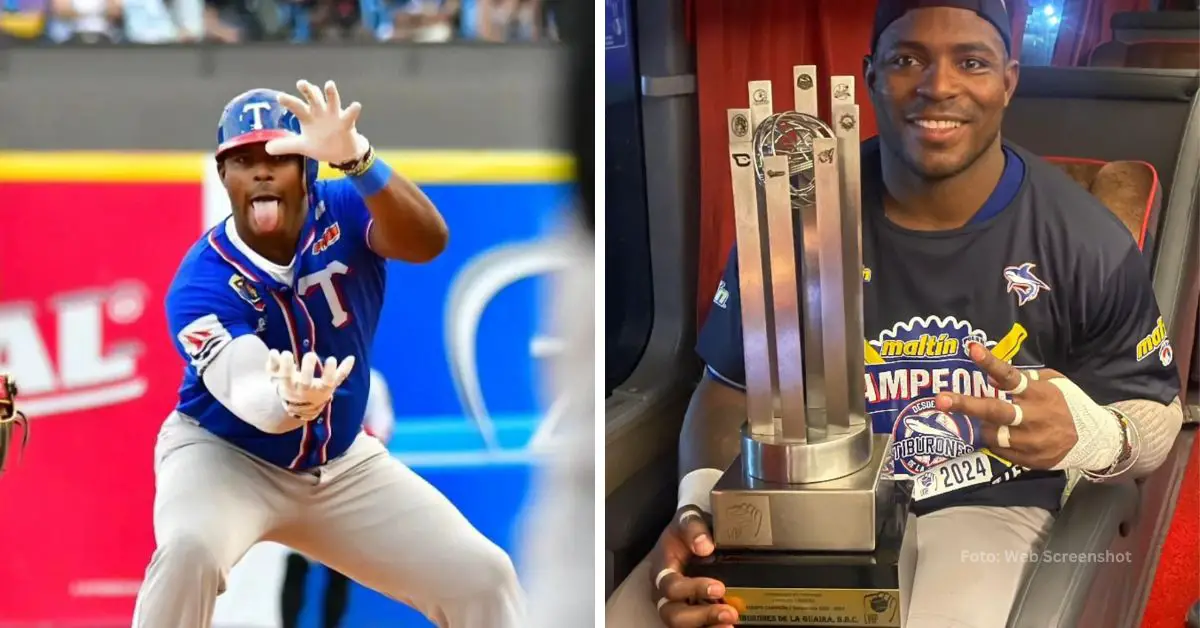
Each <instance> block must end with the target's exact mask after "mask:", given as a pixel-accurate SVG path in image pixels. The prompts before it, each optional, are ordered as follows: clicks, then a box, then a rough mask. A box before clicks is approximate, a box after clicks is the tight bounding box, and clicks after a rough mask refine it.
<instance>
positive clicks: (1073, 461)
mask: <svg viewBox="0 0 1200 628" xmlns="http://www.w3.org/2000/svg"><path fill="white" fill-rule="evenodd" d="M1009 19H1010V18H1009V16H1008V15H1007V12H1006V10H1005V6H1004V3H1003V1H1002V0H880V2H879V6H878V10H877V13H876V17H875V28H874V33H873V37H872V42H871V53H870V55H869V56H868V57H867V58H866V59H865V61H864V72H865V83H866V86H867V89H868V91H869V93H870V96H871V101H872V104H873V105H874V108H875V112H876V115H877V117H878V127H879V137H878V138H876V139H872V140H870V141H868V142H866V143H865V144H864V146H863V149H862V168H863V173H862V181H863V222H862V230H863V234H862V243H863V263H864V266H865V267H866V268H868V269H870V271H871V272H870V273H866V274H864V278H865V285H864V294H863V315H864V328H865V332H866V338H865V340H866V343H867V344H866V351H865V354H866V369H867V377H866V380H865V384H866V396H867V410H868V412H869V413H870V416H871V417H872V421H873V427H874V429H875V431H876V432H883V433H891V434H893V436H894V439H895V440H894V445H893V450H892V452H891V453H892V457H893V459H894V468H893V473H894V474H895V475H896V476H897V477H899V478H901V479H906V480H908V481H911V482H912V484H911V486H912V487H913V508H912V509H913V512H914V516H913V518H911V519H910V520H909V526H910V527H912V529H913V530H914V531H915V539H916V542H915V543H913V544H911V545H908V546H906V548H905V550H906V553H905V556H904V557H903V558H902V560H903V561H905V562H907V563H909V564H911V565H913V566H914V570H913V573H914V574H915V575H914V577H913V579H912V581H909V582H902V583H901V589H902V594H903V597H904V599H903V600H902V603H901V606H902V610H903V612H905V613H906V617H907V619H906V623H905V624H904V625H905V626H906V627H907V628H964V627H970V628H1000V627H1002V626H1004V625H1005V624H1006V623H1007V620H1008V616H1009V613H1010V610H1011V608H1012V603H1013V600H1014V598H1015V595H1016V592H1017V590H1018V588H1019V586H1020V584H1021V582H1022V580H1023V578H1024V577H1025V574H1026V571H1027V568H1028V566H1029V565H1030V563H1031V562H1032V561H1033V560H1034V559H1035V558H1040V556H1038V557H1035V558H1031V556H1032V555H1033V554H1034V553H1038V552H1040V551H1041V547H1042V544H1043V543H1044V541H1045V538H1046V535H1047V533H1048V531H1049V529H1050V527H1051V525H1052V524H1053V521H1054V516H1055V514H1056V513H1057V512H1058V510H1059V508H1060V504H1061V501H1062V497H1063V494H1064V489H1065V488H1066V472H1068V471H1070V472H1073V473H1076V474H1078V475H1081V476H1083V477H1084V478H1085V479H1086V480H1088V481H1101V480H1104V479H1106V478H1113V477H1121V476H1124V477H1130V476H1132V477H1138V476H1144V475H1146V474H1148V473H1150V472H1151V471H1153V470H1154V469H1155V468H1156V467H1158V466H1159V465H1160V464H1162V462H1163V460H1164V459H1165V458H1166V455H1167V453H1168V452H1169V450H1170V448H1171V445H1172V443H1173V442H1174V439H1175V436H1176V434H1177V433H1178V431H1179V429H1180V425H1181V423H1182V419H1183V416H1182V410H1181V407H1180V405H1179V400H1178V395H1179V378H1178V373H1177V370H1176V369H1175V366H1174V364H1173V361H1172V353H1171V350H1170V347H1169V344H1170V341H1169V339H1167V338H1166V336H1165V334H1164V333H1162V327H1161V315H1160V314H1159V310H1158V305H1157V303H1156V302H1155V298H1154V292H1153V289H1152V285H1151V283H1150V278H1149V275H1148V272H1147V264H1146V262H1145V260H1144V258H1143V256H1142V255H1141V252H1140V251H1139V250H1138V248H1137V246H1136V244H1135V242H1134V240H1133V238H1132V236H1131V235H1130V233H1129V232H1128V230H1126V228H1125V227H1124V226H1123V225H1122V224H1121V223H1120V222H1119V221H1118V220H1117V218H1116V217H1115V216H1113V215H1112V214H1111V212H1109V211H1108V209H1107V208H1105V207H1104V206H1103V205H1101V204H1100V203H1099V201H1097V200H1096V199H1095V198H1094V197H1092V196H1091V195H1090V194H1088V193H1087V192H1086V191H1085V190H1084V189H1083V188H1082V187H1080V186H1079V185H1077V184H1075V183H1074V182H1073V181H1071V180H1070V179H1069V178H1067V177H1066V175H1064V174H1063V173H1062V172H1060V171H1059V170H1058V169H1056V168H1055V167H1053V166H1051V165H1049V164H1047V163H1046V162H1044V161H1042V160H1041V159H1039V158H1038V157H1036V156H1035V155H1033V154H1031V153H1029V152H1027V151H1025V150H1023V149H1021V148H1020V147H1018V146H1015V145H1013V144H1010V143H1008V142H1005V141H1004V140H1003V139H1002V138H1001V136H1000V128H1001V122H1002V120H1003V116H1004V110H1005V108H1006V107H1007V106H1008V103H1009V100H1010V99H1011V98H1012V94H1013V92H1014V90H1015V89H1016V85H1017V78H1018V64H1017V62H1016V61H1015V60H1014V59H1012V52H1011V41H1010V34H1009ZM798 242H800V241H799V240H798ZM723 284H724V288H725V289H724V290H723V291H722V292H721V293H720V296H719V298H718V299H715V300H714V303H715V305H716V306H715V307H714V308H713V309H712V310H711V313H710V314H709V317H708V320H707V321H706V322H705V325H704V327H703V329H702V330H701V332H700V335H699V341H698V346H697V351H698V352H699V354H700V356H701V357H702V358H703V359H704V361H705V362H706V363H707V371H706V374H705V376H704V378H703V380H701V382H700V384H699V386H697V389H696V392H695V393H694V394H693V396H692V400H691V404H690V405H689V407H688V411H687V415H686V418H685V421H684V426H683V433H682V435H681V437H680V445H679V456H680V475H681V476H682V479H681V481H680V485H679V497H678V503H677V505H678V511H677V513H676V516H675V518H674V521H673V522H672V524H671V525H670V526H669V527H668V528H667V530H666V531H664V532H663V534H662V536H661V537H660V540H659V543H658V545H657V546H656V548H655V549H654V551H653V552H652V553H651V556H650V559H649V561H648V562H647V563H643V565H641V566H639V568H638V569H637V570H635V572H634V574H633V575H631V576H630V578H629V579H628V580H626V582H625V583H624V584H623V585H622V587H621V589H619V590H618V591H617V592H616V593H614V595H613V597H612V599H611V600H610V603H609V612H608V626H609V627H610V628H617V627H618V626H619V627H621V628H629V627H635V626H652V625H656V624H660V623H664V622H665V623H666V625H668V626H671V627H672V628H694V627H700V626H726V625H731V624H732V623H733V622H734V621H735V620H736V617H737V609H735V608H734V607H732V606H729V605H726V604H722V603H720V602H721V598H722V596H723V595H724V586H723V585H722V584H721V583H719V582H715V581H713V580H709V579H705V578H687V577H684V576H683V575H682V571H683V566H684V564H685V563H686V562H687V561H688V560H689V559H690V558H691V557H692V556H694V555H701V556H704V555H708V554H711V553H712V551H713V544H712V541H711V533H710V531H709V529H708V526H707V524H706V517H705V516H704V515H706V514H707V513H709V506H710V502H709V497H708V495H709V493H710V492H711V490H712V487H713V485H714V484H715V483H716V480H717V479H718V478H719V477H720V476H721V473H722V470H724V469H726V468H728V466H729V465H730V463H731V462H732V461H733V459H734V457H735V456H736V455H737V453H738V450H739V444H740V439H739V438H738V433H739V428H740V427H741V424H742V423H743V422H744V421H745V416H746V415H745V403H746V401H745V394H744V392H743V390H744V383H745V365H744V357H743V356H744V354H743V346H742V321H741V311H740V307H741V306H740V296H739V286H738V269H737V253H736V251H734V252H731V253H730V256H729V262H728V264H727V266H726V270H725V276H724V277H723ZM647 588H651V589H652V590H651V592H649V593H647V591H646V589H647ZM656 606H657V612H656V611H655V607H656Z"/></svg>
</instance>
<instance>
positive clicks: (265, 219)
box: [250, 199, 281, 232]
mask: <svg viewBox="0 0 1200 628" xmlns="http://www.w3.org/2000/svg"><path fill="white" fill-rule="evenodd" d="M280 213H281V212H280V211H279V201H277V200H274V199H271V200H259V201H254V202H253V203H251V204H250V221H251V222H253V223H254V229H255V230H256V231H259V232H265V231H274V230H275V228H276V227H278V226H279V219H280Z"/></svg>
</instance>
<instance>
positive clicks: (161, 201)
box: [0, 181, 203, 626]
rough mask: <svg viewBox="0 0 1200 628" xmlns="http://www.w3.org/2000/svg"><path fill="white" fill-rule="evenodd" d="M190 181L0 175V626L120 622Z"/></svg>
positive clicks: (197, 205) (145, 526)
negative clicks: (6, 400)
mask: <svg viewBox="0 0 1200 628" xmlns="http://www.w3.org/2000/svg"><path fill="white" fill-rule="evenodd" d="M201 189H202V186H201V184H200V182H199V181H196V182H194V183H130V182H116V183H58V182H49V181H43V182H37V183H18V182H0V199H2V201H0V202H2V203H3V205H2V206H0V371H8V372H11V374H12V375H13V376H14V378H15V379H16V381H17V383H18V385H19V387H20V389H21V393H20V397H19V399H18V405H19V407H20V408H21V409H22V410H23V411H24V412H25V413H26V414H28V415H29V417H30V420H31V424H32V426H31V428H32V433H31V440H30V443H29V447H28V449H27V451H26V452H25V454H24V456H23V458H21V459H20V460H19V461H18V459H17V458H16V457H15V456H14V457H13V459H12V461H11V462H10V466H9V469H8V471H7V472H6V473H5V474H4V475H3V476H0V530H3V534H2V535H0V539H2V543H0V626H20V625H32V624H35V623H36V624H38V625H42V626H45V625H51V624H52V625H76V626H85V625H86V626H101V625H119V624H124V625H128V624H129V620H130V618H131V617H132V609H133V603H134V596H135V594H136V592H137V587H138V586H139V584H140V582H141V578H142V574H143V572H144V570H145V567H146V562H147V561H148V560H149V558H150V555H151V552H152V551H153V548H154V538H153V532H152V520H151V518H152V505H153V496H154V472H153V448H154V442H155V437H156V434H157V431H158V426H159V425H160V424H161V423H162V421H163V419H164V418H165V417H166V415H167V413H168V412H170V410H171V408H172V407H173V405H174V401H175V391H176V390H177V389H178V386H179V382H180V378H181V375H182V370H181V361H180V359H179V358H178V357H177V355H176V354H175V353H174V351H173V349H172V346H171V343H170V341H169V336H168V333H167V329H166V322H165V316H164V313H163V300H164V297H165V295H166V289H167V286H168V284H169V283H170V281H171V278H172V276H173V274H174V272H175V268H176V266H177V264H178V261H179V259H180V258H181V256H182V255H183V254H184V253H185V252H186V251H187V249H188V247H189V246H191V244H192V243H193V242H194V241H195V240H196V238H197V237H198V236H199V233H200V228H201V222H202V221H201V212H202V207H203V202H202V198H201Z"/></svg>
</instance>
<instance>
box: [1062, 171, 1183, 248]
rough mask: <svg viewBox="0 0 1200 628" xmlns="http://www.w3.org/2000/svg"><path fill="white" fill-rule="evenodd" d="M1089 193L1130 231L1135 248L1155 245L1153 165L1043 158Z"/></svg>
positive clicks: (1157, 191) (1158, 199) (1157, 188)
mask: <svg viewBox="0 0 1200 628" xmlns="http://www.w3.org/2000/svg"><path fill="white" fill-rule="evenodd" d="M1045 159H1046V161H1049V162H1051V163H1053V164H1055V165H1057V166H1059V167H1060V168H1062V169H1063V171H1065V172H1066V173H1067V176H1069V177H1071V178H1072V179H1074V180H1075V181H1076V182H1077V183H1079V185H1081V186H1083V188H1084V189H1085V190H1087V191H1089V192H1091V193H1092V195H1094V196H1095V197H1096V198H1098V199H1099V200H1100V202H1102V203H1104V206H1105V207H1107V208H1108V209H1109V211H1111V212H1112V213H1113V214H1114V215H1116V217H1117V218H1120V219H1121V223H1122V224H1124V225H1125V227H1126V228H1127V229H1129V233H1131V234H1133V238H1134V240H1137V243H1138V248H1140V249H1142V251H1143V252H1145V251H1146V250H1147V249H1153V248H1154V239H1153V237H1152V236H1151V235H1150V234H1151V233H1157V231H1158V230H1157V226H1158V218H1159V213H1160V211H1161V207H1162V186H1161V185H1160V184H1159V182H1158V173H1157V172H1156V171H1155V170H1154V166H1152V165H1150V164H1148V163H1146V162H1144V161H1110V162H1105V161H1101V160H1098V159H1078V158H1073V157H1045Z"/></svg>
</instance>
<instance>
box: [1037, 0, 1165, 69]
mask: <svg viewBox="0 0 1200 628" xmlns="http://www.w3.org/2000/svg"><path fill="white" fill-rule="evenodd" d="M1153 4H1154V2H1153V0H1065V2H1063V8H1062V16H1063V18H1062V24H1061V25H1060V26H1059V29H1058V39H1057V40H1056V41H1055V43H1054V57H1053V58H1052V59H1051V61H1050V64H1051V65H1054V66H1060V67H1074V66H1081V65H1087V60H1088V55H1090V54H1091V53H1092V49H1093V48H1095V47H1096V46H1098V45H1100V44H1102V43H1104V42H1106V41H1111V40H1112V28H1111V26H1110V24H1111V21H1112V16H1113V14H1114V13H1121V12H1124V11H1149V10H1150V9H1151V8H1152V5H1153Z"/></svg>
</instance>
